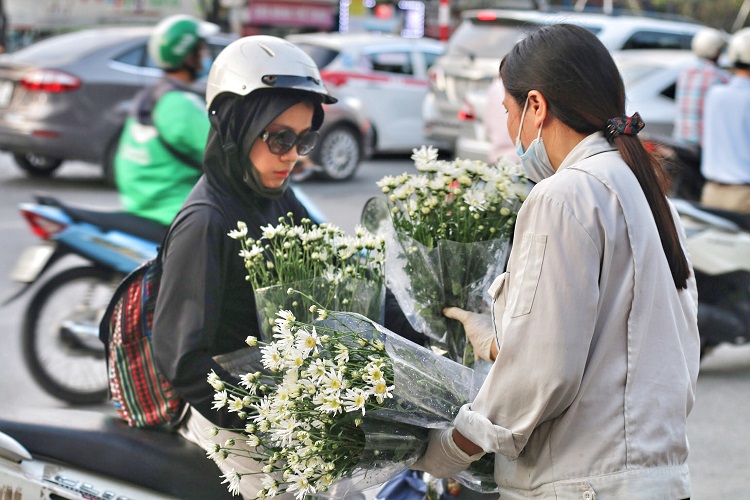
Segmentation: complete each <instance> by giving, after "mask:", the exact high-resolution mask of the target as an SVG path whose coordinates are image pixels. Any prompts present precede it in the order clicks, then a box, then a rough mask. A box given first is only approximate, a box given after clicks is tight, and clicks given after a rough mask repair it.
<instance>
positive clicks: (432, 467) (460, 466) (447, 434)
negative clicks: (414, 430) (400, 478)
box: [410, 427, 484, 477]
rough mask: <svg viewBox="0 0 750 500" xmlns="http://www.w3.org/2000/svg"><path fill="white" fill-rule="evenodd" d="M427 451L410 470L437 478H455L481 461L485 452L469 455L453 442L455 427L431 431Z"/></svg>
mask: <svg viewBox="0 0 750 500" xmlns="http://www.w3.org/2000/svg"><path fill="white" fill-rule="evenodd" d="M428 436H429V437H428V440H429V441H428V443H427V451H425V453H424V455H422V456H421V457H419V460H417V461H416V462H414V465H412V466H411V467H410V468H411V469H413V470H422V471H425V472H427V473H429V474H431V475H433V476H435V477H451V476H455V475H456V474H458V473H459V472H461V471H462V470H465V469H467V468H468V467H469V465H471V464H472V462H474V461H476V460H479V459H480V458H482V456H483V455H484V452H480V453H477V454H476V455H467V454H466V453H465V452H464V451H463V450H462V449H461V448H459V447H458V445H457V444H456V442H455V441H454V440H453V427H450V428H448V429H430V432H429V435H428Z"/></svg>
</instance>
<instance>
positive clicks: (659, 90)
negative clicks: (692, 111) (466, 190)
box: [455, 49, 697, 161]
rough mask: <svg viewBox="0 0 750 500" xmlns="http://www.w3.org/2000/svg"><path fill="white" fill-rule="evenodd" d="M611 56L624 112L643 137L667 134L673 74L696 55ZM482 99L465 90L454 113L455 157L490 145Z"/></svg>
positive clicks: (483, 156)
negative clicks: (639, 122) (638, 123)
mask: <svg viewBox="0 0 750 500" xmlns="http://www.w3.org/2000/svg"><path fill="white" fill-rule="evenodd" d="M612 57H613V58H614V60H615V63H616V64H617V67H618V68H619V69H620V74H621V75H622V79H623V83H624V84H625V95H626V99H625V107H626V112H627V113H628V114H633V113H634V112H636V111H637V112H638V113H639V114H640V115H641V118H643V121H644V122H645V124H646V127H645V128H644V129H643V132H644V137H647V136H658V137H664V136H666V137H670V136H671V135H672V130H673V128H674V118H675V113H676V103H675V88H676V85H677V77H678V76H679V75H680V73H681V72H682V71H683V70H684V69H685V68H687V67H688V66H690V65H693V64H695V63H696V59H697V58H696V56H695V55H694V54H693V53H692V52H691V51H689V50H661V49H652V50H651V49H644V50H619V51H614V52H612ZM486 102H487V92H486V89H477V90H473V91H471V92H467V94H466V97H465V98H464V101H463V106H462V108H461V109H460V110H459V112H458V117H459V121H460V123H461V125H460V127H459V133H458V138H457V140H456V149H455V155H456V156H457V157H459V158H467V159H478V160H484V161H486V160H487V156H488V154H489V150H490V144H489V141H488V138H487V136H486V134H485V130H484V124H483V123H482V114H481V112H479V110H483V109H484V108H485V107H486ZM499 118H500V119H505V117H504V116H501V117H499Z"/></svg>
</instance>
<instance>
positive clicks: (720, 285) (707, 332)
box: [672, 199, 750, 357]
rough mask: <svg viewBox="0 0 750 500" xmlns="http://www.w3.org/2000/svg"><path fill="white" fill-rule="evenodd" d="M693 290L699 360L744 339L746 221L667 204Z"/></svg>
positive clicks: (749, 279) (748, 329)
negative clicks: (674, 215) (673, 212)
mask: <svg viewBox="0 0 750 500" xmlns="http://www.w3.org/2000/svg"><path fill="white" fill-rule="evenodd" d="M672 203H673V204H674V206H675V208H676V209H677V212H678V213H679V215H680V219H681V221H682V224H683V226H684V227H685V233H686V236H687V247H688V251H689V252H690V258H691V260H692V263H693V271H694V272H695V280H696V283H697V286H698V299H699V304H698V330H699V332H700V337H701V357H703V356H704V355H705V354H707V353H708V352H710V351H711V350H712V349H713V348H714V347H716V346H718V345H719V344H723V343H729V344H743V343H745V342H747V341H748V340H750V216H749V215H744V214H740V213H736V212H730V211H726V210H719V209H714V208H709V207H706V206H703V205H700V204H699V203H696V202H691V201H688V200H680V199H674V200H672Z"/></svg>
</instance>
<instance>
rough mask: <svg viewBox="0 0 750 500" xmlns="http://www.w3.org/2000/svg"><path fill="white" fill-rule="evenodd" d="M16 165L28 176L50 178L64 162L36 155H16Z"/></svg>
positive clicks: (14, 156)
mask: <svg viewBox="0 0 750 500" xmlns="http://www.w3.org/2000/svg"><path fill="white" fill-rule="evenodd" d="M13 159H14V160H16V164H17V165H18V166H19V167H21V168H22V169H23V170H24V171H26V173H27V174H29V175H32V176H34V177H49V176H50V175H52V173H53V172H54V171H55V170H57V169H58V167H59V166H60V165H62V160H60V159H58V158H50V157H49V156H42V155H38V154H34V153H16V154H14V155H13Z"/></svg>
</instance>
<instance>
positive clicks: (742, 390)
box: [0, 154, 750, 500]
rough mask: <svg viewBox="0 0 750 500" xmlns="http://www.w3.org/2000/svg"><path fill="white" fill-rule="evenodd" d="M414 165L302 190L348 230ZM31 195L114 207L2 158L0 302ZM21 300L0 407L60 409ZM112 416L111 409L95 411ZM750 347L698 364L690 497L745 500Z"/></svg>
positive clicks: (9, 317)
mask: <svg viewBox="0 0 750 500" xmlns="http://www.w3.org/2000/svg"><path fill="white" fill-rule="evenodd" d="M410 168H412V167H411V164H410V162H409V161H408V160H407V159H404V158H400V159H399V158H396V159H380V160H376V161H371V162H367V163H366V164H364V165H363V166H362V170H361V171H360V173H359V174H358V175H357V177H356V178H355V179H353V180H352V181H350V182H346V183H342V184H336V183H327V182H308V183H304V184H303V185H302V187H303V189H304V191H305V193H306V194H307V195H308V196H309V197H310V199H311V200H313V201H314V202H315V203H316V204H317V205H318V207H319V208H320V209H321V210H322V211H323V212H324V213H325V214H326V216H327V217H328V218H329V220H330V221H331V222H334V223H336V224H338V225H340V226H341V227H342V228H343V229H344V230H346V231H351V230H352V229H353V228H354V225H355V224H356V223H357V222H358V220H359V213H360V211H361V209H362V206H363V205H364V202H365V200H367V199H368V198H369V197H371V196H376V195H378V193H379V191H378V188H377V186H375V181H377V180H378V179H380V178H381V177H382V176H384V175H394V174H398V173H400V172H403V171H405V170H409V169H410ZM34 191H49V192H52V193H54V194H56V195H59V196H60V197H61V198H63V199H65V200H66V201H68V202H71V203H77V204H83V205H88V206H92V207H103V208H116V207H117V206H118V201H117V197H116V195H115V193H114V192H113V191H111V190H110V189H107V188H105V187H104V186H103V185H102V184H101V183H100V182H99V180H98V178H97V174H96V170H95V169H93V168H92V167H90V166H88V165H85V164H78V165H71V166H70V167H68V166H66V167H64V169H63V170H62V171H61V173H60V175H59V176H58V177H57V178H54V179H51V180H44V181H42V180H30V179H27V178H25V177H24V176H23V175H22V174H20V173H19V171H18V170H17V169H16V168H15V167H14V166H13V165H12V162H11V160H10V157H9V156H8V155H5V154H0V300H1V299H2V298H4V297H6V296H7V295H8V294H9V293H10V291H11V290H12V289H13V285H11V283H10V282H9V280H8V274H9V272H10V269H11V267H12V265H13V263H14V261H15V258H16V257H17V255H18V254H19V252H20V251H21V249H22V248H24V247H25V246H26V245H29V244H32V243H33V242H34V241H35V239H34V237H33V236H32V235H31V234H30V232H29V230H28V229H27V227H26V225H25V223H24V222H23V221H22V220H21V218H20V217H19V215H18V212H17V210H16V208H15V207H16V205H17V204H18V203H20V202H22V201H26V200H29V199H30V193H32V192H34ZM25 305H26V299H25V298H24V299H23V300H20V301H18V302H16V303H13V304H11V305H10V306H6V307H4V308H0V401H2V403H0V408H1V409H2V410H3V411H4V412H5V411H17V412H23V411H24V410H25V409H27V408H52V407H64V406H65V405H64V404H63V403H60V402H59V401H57V400H55V399H54V398H52V397H50V396H48V395H46V394H44V393H43V392H42V391H40V390H39V389H38V388H37V387H36V386H35V385H34V384H33V382H32V381H31V380H30V378H29V374H28V372H27V371H26V369H25V367H24V365H23V363H22V362H21V361H20V348H19V342H18V331H19V328H20V318H21V314H22V312H23V308H24V306H25ZM94 409H95V410H98V411H111V409H110V408H109V406H108V405H105V406H97V407H94ZM748 421H750V346H741V347H735V346H723V347H720V348H719V349H717V350H716V351H715V352H714V353H712V354H711V355H709V356H708V357H707V358H706V359H705V360H704V362H703V364H702V367H701V374H700V378H699V381H698V395H697V402H696V405H695V408H694V409H693V413H692V414H691V416H690V419H689V425H688V432H689V438H690V444H691V455H690V459H689V464H690V468H691V473H692V477H693V486H694V491H693V499H698V500H713V499H750V425H749V423H748Z"/></svg>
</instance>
